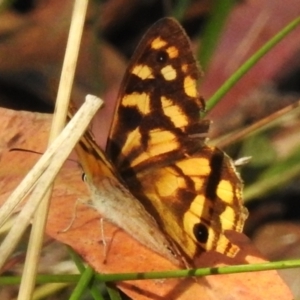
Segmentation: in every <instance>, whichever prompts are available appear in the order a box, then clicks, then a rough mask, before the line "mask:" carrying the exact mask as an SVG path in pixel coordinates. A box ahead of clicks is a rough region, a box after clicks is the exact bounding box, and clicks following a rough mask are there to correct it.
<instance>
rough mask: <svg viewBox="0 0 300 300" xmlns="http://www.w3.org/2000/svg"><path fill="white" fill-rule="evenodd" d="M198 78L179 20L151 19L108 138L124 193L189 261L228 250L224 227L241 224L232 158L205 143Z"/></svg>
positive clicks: (242, 215)
mask: <svg viewBox="0 0 300 300" xmlns="http://www.w3.org/2000/svg"><path fill="white" fill-rule="evenodd" d="M199 77H200V72H199V69H198V67H197V64H196V61H195V59H194V57H193V54H192V51H191V49H190V44H189V40H188V38H187V37H186V34H185V33H184V31H183V29H182V28H181V26H180V25H179V24H178V23H177V22H176V21H175V20H173V19H169V18H166V19H162V20H160V21H158V22H157V23H156V24H154V25H153V26H152V27H151V28H150V30H149V31H148V32H147V33H146V35H145V36H144V38H143V39H142V41H141V43H140V44H139V46H138V47H137V50H136V52H135V54H134V56H133V58H132V60H131V64H130V65H129V67H128V69H127V71H126V74H125V77H124V81H123V84H122V86H121V90H120V93H119V98H118V104H117V107H116V112H115V117H114V120H113V123H112V127H111V131H110V135H109V140H108V144H107V154H108V155H109V157H110V159H111V160H112V161H113V163H114V165H115V166H116V168H117V170H118V172H119V174H120V175H121V176H122V178H123V180H124V181H125V182H126V184H127V186H128V188H129V189H130V191H131V193H132V194H133V195H135V197H136V198H137V199H139V200H140V201H141V202H142V203H143V205H144V206H145V208H146V210H147V211H149V212H150V213H151V215H153V216H154V218H155V219H156V221H157V222H158V224H159V225H160V226H161V228H162V229H163V230H164V232H165V233H166V234H167V235H169V236H170V237H171V238H172V240H173V241H174V242H175V243H176V244H177V245H178V247H179V248H180V249H181V250H182V252H183V253H184V255H185V256H186V258H187V259H189V260H193V258H194V257H195V255H197V254H198V253H199V252H202V251H204V250H217V251H219V252H221V253H226V254H228V255H231V256H233V255H234V254H235V253H236V251H237V247H234V245H232V244H231V243H230V242H229V240H228V239H227V238H226V237H225V235H224V232H225V230H227V229H234V230H237V231H241V230H242V227H243V223H244V220H245V218H246V215H247V214H246V211H245V209H244V207H243V204H242V199H241V193H242V191H241V189H242V184H241V181H240V179H239V177H238V175H237V173H236V172H235V169H234V166H233V164H232V162H231V160H230V159H229V158H228V157H227V156H226V155H225V154H224V153H223V152H221V151H220V150H218V149H215V148H210V147H208V146H206V145H205V143H204V139H205V136H206V134H207V131H208V127H209V122H208V121H206V120H200V119H199V117H200V112H201V111H202V110H203V109H204V103H203V101H202V100H201V98H200V97H199V96H198V93H197V88H196V83H197V80H198V79H199Z"/></svg>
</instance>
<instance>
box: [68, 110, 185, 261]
mask: <svg viewBox="0 0 300 300" xmlns="http://www.w3.org/2000/svg"><path fill="white" fill-rule="evenodd" d="M69 116H70V117H71V112H69ZM75 149H76V152H77V155H78V158H79V161H80V164H81V166H82V168H83V170H84V172H85V181H86V183H87V185H88V187H89V190H90V195H91V201H90V202H91V205H92V206H93V207H94V208H95V209H96V210H98V211H99V212H100V213H101V215H102V216H103V217H104V218H105V219H106V220H108V221H111V222H112V223H114V224H115V225H117V226H119V227H120V228H122V229H123V230H124V231H126V232H127V233H128V234H129V235H131V236H132V237H134V238H135V239H136V240H138V241H139V242H140V243H141V244H143V245H144V246H146V247H148V248H150V249H152V250H153V251H155V252H157V253H159V254H160V255H162V256H164V257H165V258H167V259H168V260H169V261H171V262H173V263H174V264H176V265H178V266H182V265H183V261H182V258H181V256H180V255H179V254H180V253H179V252H178V251H177V249H176V247H175V245H174V244H173V243H172V241H169V240H168V238H167V237H166V235H165V234H164V232H162V231H161V229H160V228H159V227H158V224H157V222H156V221H155V220H154V218H153V217H152V216H151V215H150V214H149V213H148V212H147V211H146V210H145V208H144V206H143V205H142V204H141V203H140V202H139V201H138V200H137V199H136V198H135V197H134V196H133V195H132V194H131V193H130V192H129V191H128V189H127V188H126V187H125V186H124V185H123V181H122V179H121V178H120V177H119V175H118V173H117V172H116V171H115V169H114V166H113V165H112V164H111V163H110V161H109V159H108V158H107V157H106V154H105V153H104V152H103V151H102V150H101V149H100V147H99V146H98V145H97V144H96V142H95V141H94V139H93V136H92V134H91V133H90V131H86V132H85V134H84V135H83V137H82V138H81V140H80V141H79V143H78V144H77V145H76V148H75ZM124 212H126V213H124Z"/></svg>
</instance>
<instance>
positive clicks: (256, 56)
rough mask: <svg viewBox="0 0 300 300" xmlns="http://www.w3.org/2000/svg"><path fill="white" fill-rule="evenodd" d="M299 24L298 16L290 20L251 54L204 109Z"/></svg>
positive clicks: (213, 104) (211, 105) (212, 104)
mask: <svg viewBox="0 0 300 300" xmlns="http://www.w3.org/2000/svg"><path fill="white" fill-rule="evenodd" d="M299 24H300V17H298V18H296V19H295V20H293V21H292V22H290V23H289V24H288V25H287V26H286V27H284V28H283V29H282V30H281V31H280V32H278V33H277V34H276V35H275V36H274V37H273V38H271V39H270V40H269V41H268V42H267V43H266V44H265V45H264V46H263V47H261V48H260V49H259V50H258V51H257V52H256V53H255V54H253V55H252V56H251V57H250V58H249V59H248V60H247V61H246V62H245V63H244V64H243V65H242V66H241V67H240V68H239V69H238V70H237V71H236V72H235V73H234V74H233V75H232V76H231V77H230V78H229V79H227V80H226V81H225V82H224V84H223V85H222V86H221V87H220V88H219V89H218V90H217V91H216V93H215V94H214V95H213V96H212V97H211V98H210V99H209V100H208V101H207V102H206V110H207V111H210V110H211V109H212V108H213V107H214V106H215V105H216V104H217V103H218V102H219V101H220V99H221V98H222V97H223V96H224V95H225V94H226V93H227V92H228V91H229V90H230V89H231V88H232V87H233V86H234V85H235V84H236V83H237V82H238V81H239V80H240V79H241V77H243V76H244V75H245V74H246V73H247V72H248V71H249V70H250V69H251V68H252V67H253V66H254V65H255V64H256V63H257V62H258V61H259V60H260V59H261V58H262V57H263V56H264V55H265V54H267V53H268V52H269V51H270V50H271V49H272V48H273V47H274V46H275V45H276V44H278V43H279V42H280V41H281V40H282V39H283V38H284V37H286V36H287V35H288V34H289V33H290V32H291V31H292V30H293V29H295V28H296V27H297V26H298V25H299Z"/></svg>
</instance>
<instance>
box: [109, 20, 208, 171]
mask: <svg viewBox="0 0 300 300" xmlns="http://www.w3.org/2000/svg"><path fill="white" fill-rule="evenodd" d="M199 78H200V72H199V69H198V67H197V64H196V62H195V59H194V57H193V54H192V52H191V50H190V44H189V40H188V38H187V36H186V34H185V33H184V31H183V29H182V28H181V26H180V25H179V24H178V23H177V22H176V21H175V20H173V19H169V18H165V19H162V20H160V21H158V22H157V23H155V24H154V25H153V26H152V27H151V28H150V30H149V31H148V32H147V33H146V35H145V36H144V37H143V39H142V41H141V42H140V44H139V46H138V47H137V50H136V52H135V54H134V55H133V57H132V59H131V63H130V65H129V67H128V69H127V71H126V73H125V76H124V80H123V83H122V85H121V90H120V92H119V97H118V104H117V108H116V111H115V117H114V120H113V122H112V126H111V130H110V135H109V140H108V144H107V151H106V152H107V153H108V155H109V157H110V158H111V160H112V161H113V162H114V164H115V165H116V166H117V168H118V171H120V172H121V173H123V174H124V172H126V170H127V169H129V170H128V171H129V172H130V170H131V169H133V168H134V169H135V170H140V169H143V168H144V167H146V168H148V167H149V166H150V165H151V163H152V160H154V161H155V164H156V165H157V163H159V162H162V163H165V162H166V160H168V156H169V153H177V154H178V155H179V156H181V155H182V154H183V152H186V153H189V152H194V151H195V148H199V147H201V145H202V143H203V137H204V136H205V135H206V133H207V131H208V126H209V122H208V121H200V120H199V112H200V111H201V110H203V109H204V102H203V100H202V99H201V98H200V97H199V96H198V94H197V89H196V83H197V80H198V79H199ZM195 134H197V135H198V136H200V138H198V139H197V141H196V142H195V138H194V135H195ZM145 162H146V165H145V164H144V163H145Z"/></svg>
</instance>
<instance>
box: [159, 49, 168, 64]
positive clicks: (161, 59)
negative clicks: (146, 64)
mask: <svg viewBox="0 0 300 300" xmlns="http://www.w3.org/2000/svg"><path fill="white" fill-rule="evenodd" d="M168 58H169V55H168V53H167V52H166V51H162V50H161V51H158V52H157V54H156V61H157V62H158V63H165V62H166V61H167V60H168Z"/></svg>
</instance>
